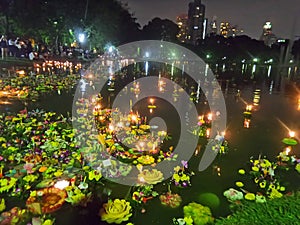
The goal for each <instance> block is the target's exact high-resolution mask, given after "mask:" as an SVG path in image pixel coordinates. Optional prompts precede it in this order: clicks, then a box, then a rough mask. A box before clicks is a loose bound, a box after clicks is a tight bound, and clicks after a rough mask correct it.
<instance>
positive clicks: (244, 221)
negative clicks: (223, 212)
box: [215, 192, 300, 225]
mask: <svg viewBox="0 0 300 225" xmlns="http://www.w3.org/2000/svg"><path fill="white" fill-rule="evenodd" d="M299 201H300V193H299V192H298V193H296V194H294V195H292V196H284V197H282V198H279V199H278V198H277V199H273V200H268V201H267V202H265V203H259V204H258V203H254V202H245V203H243V204H242V205H240V206H239V207H238V208H237V210H236V211H235V212H234V213H233V215H230V216H228V217H227V218H222V219H218V220H217V221H216V223H215V224H216V225H232V224H241V225H253V224H255V225H265V224H272V225H277V224H278V225H282V224H289V225H292V224H299V221H300V215H299V210H300V204H299Z"/></svg>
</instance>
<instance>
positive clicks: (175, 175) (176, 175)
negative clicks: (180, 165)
mask: <svg viewBox="0 0 300 225" xmlns="http://www.w3.org/2000/svg"><path fill="white" fill-rule="evenodd" d="M173 179H174V180H175V181H176V182H179V181H180V176H179V175H178V173H174V174H173Z"/></svg>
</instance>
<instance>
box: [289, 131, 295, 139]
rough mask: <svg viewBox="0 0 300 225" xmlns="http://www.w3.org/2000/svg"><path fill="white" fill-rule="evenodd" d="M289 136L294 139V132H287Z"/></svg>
mask: <svg viewBox="0 0 300 225" xmlns="http://www.w3.org/2000/svg"><path fill="white" fill-rule="evenodd" d="M289 135H290V137H291V138H293V137H295V131H292V130H291V131H290V132H289Z"/></svg>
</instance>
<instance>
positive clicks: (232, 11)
mask: <svg viewBox="0 0 300 225" xmlns="http://www.w3.org/2000/svg"><path fill="white" fill-rule="evenodd" d="M121 1H122V2H124V3H128V8H129V11H130V12H131V13H134V16H135V17H136V18H137V22H138V23H140V25H141V27H143V26H144V25H146V24H147V23H148V22H149V21H150V20H152V19H153V18H155V17H160V18H162V19H170V20H172V21H174V22H175V20H176V16H178V15H180V14H182V13H187V12H188V4H189V2H192V1H187V0H164V1H160V0H152V1H145V0H121ZM202 3H203V4H204V5H205V6H206V11H205V17H206V18H207V19H208V21H209V22H210V21H211V19H212V18H213V17H214V16H216V17H217V22H218V26H219V25H220V22H224V21H227V22H230V24H232V25H237V26H238V27H239V28H242V29H244V34H245V35H248V36H250V37H251V38H255V39H259V38H260V36H261V34H262V31H263V25H264V24H265V22H266V21H271V22H272V25H273V32H274V34H275V35H276V36H277V37H279V38H288V39H289V38H290V37H291V34H292V33H294V38H296V39H297V38H299V36H300V22H299V18H297V13H298V11H299V10H300V6H299V4H298V2H297V0H277V1H274V0H265V1H261V0H253V1H251V2H250V1H248V2H246V1H241V0H224V1H222V3H221V2H220V0H202ZM293 30H294V31H293Z"/></svg>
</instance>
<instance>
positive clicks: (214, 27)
mask: <svg viewBox="0 0 300 225" xmlns="http://www.w3.org/2000/svg"><path fill="white" fill-rule="evenodd" d="M209 34H210V35H216V34H218V25H217V17H216V16H214V17H213V18H212V20H211V22H210V27H209Z"/></svg>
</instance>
